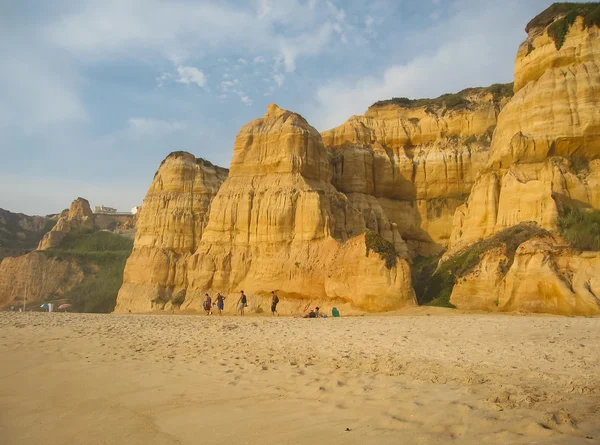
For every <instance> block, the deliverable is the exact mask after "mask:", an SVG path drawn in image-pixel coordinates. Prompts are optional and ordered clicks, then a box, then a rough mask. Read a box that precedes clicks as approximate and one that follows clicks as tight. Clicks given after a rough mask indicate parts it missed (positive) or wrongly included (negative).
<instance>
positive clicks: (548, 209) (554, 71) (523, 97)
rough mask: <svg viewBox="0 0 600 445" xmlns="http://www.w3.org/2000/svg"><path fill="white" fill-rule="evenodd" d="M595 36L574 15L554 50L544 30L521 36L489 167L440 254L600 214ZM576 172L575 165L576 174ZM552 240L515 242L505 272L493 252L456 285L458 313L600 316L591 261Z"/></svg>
mask: <svg viewBox="0 0 600 445" xmlns="http://www.w3.org/2000/svg"><path fill="white" fill-rule="evenodd" d="M599 32H600V30H599V29H598V28H597V27H595V26H593V27H591V28H586V27H584V26H583V22H582V18H581V17H579V18H578V19H577V20H576V21H575V23H574V24H573V25H572V26H571V27H570V29H569V31H568V33H567V35H566V39H565V42H564V44H563V45H562V47H561V49H560V50H558V49H557V48H556V46H557V45H555V42H554V40H553V39H551V38H550V37H549V36H548V28H547V27H544V28H532V29H529V37H528V39H527V40H526V41H525V42H524V43H523V45H521V47H520V48H519V51H518V54H517V63H516V67H515V92H516V94H515V96H514V97H513V98H512V99H511V101H510V102H509V103H508V104H506V106H505V107H504V109H503V110H502V112H501V113H500V116H499V117H498V125H497V128H496V131H495V133H494V137H493V141H492V146H491V151H490V156H489V160H488V162H487V164H486V166H485V167H484V168H483V169H482V171H481V173H480V175H479V177H478V178H477V180H476V182H475V184H474V185H473V189H472V191H471V194H470V196H469V199H468V201H467V202H466V203H465V205H463V206H461V207H459V208H458V210H457V211H456V213H455V215H454V222H453V230H452V235H451V239H450V245H449V247H450V251H449V252H448V255H451V254H452V253H454V252H457V251H459V250H460V249H462V248H464V247H466V246H468V245H470V244H472V243H473V242H475V241H477V240H480V239H482V238H485V237H488V236H490V235H492V234H494V233H496V232H499V231H500V230H502V229H504V228H507V227H511V226H514V225H517V224H519V223H521V222H526V221H534V222H536V223H537V224H539V225H540V226H541V227H543V228H545V229H547V230H549V231H551V232H554V233H556V230H557V226H556V224H557V217H558V216H559V214H560V213H561V212H562V211H564V210H565V209H566V208H569V207H571V208H594V209H598V208H600V200H599V187H598V186H599V180H600V160H599V159H596V158H598V157H600V110H599V107H598V104H599V103H600V69H599V68H600V53H599V51H600V45H599V42H600V39H599V37H600V35H599ZM578 165H584V166H585V167H584V168H581V167H578ZM559 241H560V240H559V238H557V239H555V240H531V241H530V242H528V243H524V244H522V245H521V246H520V247H519V249H518V251H517V255H516V257H515V261H514V263H513V264H512V266H511V268H510V270H509V271H508V273H507V274H503V273H500V272H499V270H500V269H501V267H500V266H501V264H502V262H503V255H502V252H500V253H488V254H486V255H484V256H483V258H482V261H481V263H480V265H479V266H478V268H477V270H476V271H475V272H473V273H472V274H470V275H469V276H468V277H465V279H464V280H461V282H459V283H458V284H457V285H456V286H455V288H454V290H453V293H452V296H451V302H452V303H453V304H455V305H456V306H457V307H459V308H469V309H486V310H489V309H493V310H524V311H530V312H550V313H556V314H578V315H583V314H599V313H600V299H599V298H598V296H600V293H599V292H600V288H599V287H598V286H599V284H598V282H597V274H598V258H599V256H598V254H595V253H581V252H579V253H578V252H574V251H573V250H571V249H569V248H566V247H565V246H564V245H561V243H560V242H559Z"/></svg>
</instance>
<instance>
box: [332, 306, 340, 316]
mask: <svg viewBox="0 0 600 445" xmlns="http://www.w3.org/2000/svg"><path fill="white" fill-rule="evenodd" d="M331 316H332V317H339V316H340V311H338V308H337V307H334V308H333V309H331Z"/></svg>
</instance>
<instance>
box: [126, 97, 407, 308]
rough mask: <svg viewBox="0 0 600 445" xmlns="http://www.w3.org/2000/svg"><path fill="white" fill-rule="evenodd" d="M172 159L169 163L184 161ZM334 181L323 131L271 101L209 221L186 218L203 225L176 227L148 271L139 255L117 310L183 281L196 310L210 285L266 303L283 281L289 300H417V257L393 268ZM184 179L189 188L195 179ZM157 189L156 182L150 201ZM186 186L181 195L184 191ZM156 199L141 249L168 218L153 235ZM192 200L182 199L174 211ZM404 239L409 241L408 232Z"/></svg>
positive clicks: (139, 304) (237, 153)
mask: <svg viewBox="0 0 600 445" xmlns="http://www.w3.org/2000/svg"><path fill="white" fill-rule="evenodd" d="M172 161H173V163H172V164H171V165H170V166H167V163H166V162H165V165H164V166H163V167H162V168H166V167H169V169H170V170H177V169H181V168H182V166H181V164H182V163H183V162H184V161H182V160H181V159H179V158H178V159H173V160H172ZM162 168H161V170H159V175H161V172H162ZM213 177H214V174H213ZM331 180H332V170H331V164H330V154H329V152H328V151H327V150H326V149H325V147H324V146H323V142H322V140H321V136H320V134H319V133H318V132H317V131H316V130H315V129H314V128H313V127H311V126H310V125H309V124H308V123H307V122H306V121H305V120H304V119H303V118H302V117H301V116H300V115H298V114H296V113H292V112H289V111H286V110H282V109H280V108H279V107H277V106H276V105H270V106H269V108H268V110H267V113H266V114H265V116H264V117H263V118H262V119H257V120H255V121H253V122H251V123H249V124H248V125H246V126H244V127H243V128H242V129H241V130H240V133H239V134H238V137H237V138H236V142H235V145H234V155H233V160H232V162H231V170H230V172H229V175H228V177H227V179H226V180H225V181H224V182H223V184H222V185H221V187H220V188H218V187H217V188H218V192H217V191H216V190H214V192H215V193H216V195H215V196H214V199H213V200H212V202H210V200H208V204H209V205H210V211H208V209H207V211H206V212H205V213H203V215H202V218H201V219H202V221H207V222H206V225H205V226H204V223H202V224H194V222H198V221H200V219H194V218H191V220H188V221H187V223H186V224H176V225H175V226H176V227H180V228H182V230H188V229H190V228H192V227H196V229H195V230H194V235H193V236H189V235H190V234H186V235H185V236H183V237H178V236H172V237H171V238H172V240H173V243H172V244H173V246H174V247H167V248H159V249H155V250H154V251H153V253H152V251H147V253H145V254H144V255H145V257H146V258H150V255H154V258H152V259H149V260H148V263H147V264H146V265H145V266H144V267H141V268H139V269H138V268H137V267H136V270H139V274H138V275H136V274H135V273H134V271H133V266H132V267H131V268H130V264H131V265H133V261H132V260H133V258H134V255H132V259H130V261H129V262H128V266H127V268H126V271H125V282H124V285H123V287H122V289H121V291H120V293H119V297H118V298H117V308H116V310H117V311H128V310H131V311H148V310H152V309H156V308H157V306H158V308H163V307H166V308H170V307H171V306H172V302H170V301H172V300H173V299H174V296H175V295H181V292H182V290H183V289H185V300H184V302H183V303H182V304H181V308H182V309H196V310H198V309H200V308H201V304H202V300H203V295H204V293H205V292H211V294H213V293H214V292H217V291H219V292H222V293H225V294H229V295H236V294H237V292H239V291H240V290H242V289H243V290H245V291H246V293H247V294H248V295H251V296H253V298H255V299H257V298H260V299H264V300H265V302H266V301H267V299H268V295H269V293H270V291H271V290H276V291H277V292H278V294H279V296H280V297H283V298H284V299H294V300H298V301H330V302H331V301H339V302H340V303H342V304H344V303H348V304H349V306H351V307H352V308H354V309H355V310H356V309H358V310H385V309H395V308H399V307H402V306H405V305H412V304H414V302H415V301H414V295H413V291H412V287H411V284H410V273H409V267H408V264H407V262H406V261H404V260H403V259H397V261H396V264H395V265H393V266H392V267H391V268H389V269H388V268H387V267H386V265H385V262H384V261H383V260H382V259H381V258H380V257H379V256H378V255H376V254H371V255H369V256H367V255H366V253H367V250H366V245H365V237H364V235H363V236H356V235H360V234H361V233H363V232H365V228H366V227H365V222H364V217H363V214H362V212H360V211H359V210H358V209H356V208H355V207H354V206H353V205H352V204H351V203H350V201H349V200H348V198H347V197H346V196H345V195H344V194H343V193H340V192H339V191H338V190H336V188H335V187H334V186H333V185H332V183H331ZM217 182H218V181H217ZM155 183H156V179H155ZM182 185H183V187H184V188H186V187H187V190H189V189H190V181H189V179H188V180H185V181H182ZM153 191H154V183H153V186H152V187H151V188H150V191H149V193H148V197H147V198H146V199H147V200H148V199H149V198H150V197H151V196H152V195H153ZM176 195H177V196H176V197H175V196H173V197H172V198H171V199H172V200H173V201H174V202H175V201H177V200H179V199H181V196H182V194H181V193H177V194H176ZM184 195H185V194H184ZM191 195H193V196H196V193H191ZM207 197H208V195H207ZM193 199H194V198H191V197H190V198H189V199H188V200H187V201H185V202H186V203H187V204H189V203H191V202H193ZM148 206H149V203H148V202H147V201H146V200H145V201H144V204H143V207H142V209H143V210H142V215H141V216H140V221H139V222H138V236H137V237H136V243H135V247H134V254H135V252H136V251H138V250H140V249H141V248H143V246H144V245H145V243H146V241H147V240H152V242H155V240H156V236H157V235H158V236H159V237H160V236H162V235H161V232H162V230H163V229H162V228H161V227H165V225H167V226H168V221H167V222H166V223H165V222H160V223H159V225H154V223H152V225H149V226H148V227H149V230H148V232H152V234H153V235H150V234H148V236H147V237H144V235H143V234H142V231H143V230H144V229H143V224H142V220H143V219H144V218H145V215H146V212H147V211H148V210H147V209H148ZM182 206H184V204H183V203H182V202H179V203H177V204H176V207H175V208H174V209H173V210H171V211H169V212H168V214H172V213H173V211H174V210H175V209H177V212H179V209H181V208H182ZM207 214H208V219H207V220H206V219H205V218H206V215H207ZM188 219H189V217H188ZM152 226H153V228H150V227H152ZM398 244H400V245H403V242H402V240H401V238H400V237H399V239H398ZM192 252H193V254H191V253H192ZM190 254H191V255H190ZM140 256H142V254H141V250H140ZM173 257H175V258H176V259H177V261H176V262H175V265H174V266H172V264H173V263H174V261H172V259H171V258H173ZM165 266H167V267H165ZM171 277H173V279H171ZM163 283H164V284H163ZM153 301H154V303H153ZM232 306H233V305H231V304H230V307H232Z"/></svg>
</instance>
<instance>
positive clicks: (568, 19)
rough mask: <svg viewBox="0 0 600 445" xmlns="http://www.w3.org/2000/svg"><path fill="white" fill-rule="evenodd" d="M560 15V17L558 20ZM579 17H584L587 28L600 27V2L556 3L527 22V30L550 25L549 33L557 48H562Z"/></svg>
mask: <svg viewBox="0 0 600 445" xmlns="http://www.w3.org/2000/svg"><path fill="white" fill-rule="evenodd" d="M558 17H560V18H559V19H558V20H556V19H557V18H558ZM577 17H583V23H584V26H585V27H587V28H590V27H592V26H594V25H595V26H599V27H600V3H598V2H596V3H554V4H553V5H552V6H550V7H549V8H548V9H546V10H545V11H543V12H542V13H541V14H539V15H538V16H536V17H534V18H533V20H531V21H530V22H529V23H528V24H527V27H526V28H525V31H527V32H529V31H530V30H532V29H534V28H545V27H547V26H549V28H548V35H549V36H550V37H551V38H552V39H553V40H554V43H555V44H556V49H560V48H562V46H563V44H564V43H565V39H566V38H567V34H568V33H569V28H570V27H571V25H573V23H575V20H577ZM530 52H531V51H530Z"/></svg>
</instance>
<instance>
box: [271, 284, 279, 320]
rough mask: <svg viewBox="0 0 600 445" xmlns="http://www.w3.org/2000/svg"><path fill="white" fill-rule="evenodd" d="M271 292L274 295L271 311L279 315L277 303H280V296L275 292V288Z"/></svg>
mask: <svg viewBox="0 0 600 445" xmlns="http://www.w3.org/2000/svg"><path fill="white" fill-rule="evenodd" d="M271 294H272V295H273V298H272V299H271V313H272V314H273V315H275V314H277V315H279V312H277V304H278V303H279V297H278V296H277V295H276V294H275V291H274V290H272V291H271Z"/></svg>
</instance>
